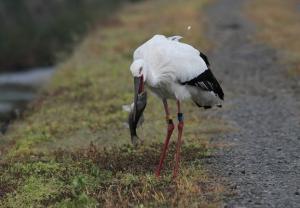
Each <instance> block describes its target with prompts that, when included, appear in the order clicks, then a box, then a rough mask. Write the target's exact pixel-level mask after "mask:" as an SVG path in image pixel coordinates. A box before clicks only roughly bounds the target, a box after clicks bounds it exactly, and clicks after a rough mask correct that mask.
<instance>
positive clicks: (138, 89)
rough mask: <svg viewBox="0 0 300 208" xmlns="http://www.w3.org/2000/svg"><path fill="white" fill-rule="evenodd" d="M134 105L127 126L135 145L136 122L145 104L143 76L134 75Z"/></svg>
mask: <svg viewBox="0 0 300 208" xmlns="http://www.w3.org/2000/svg"><path fill="white" fill-rule="evenodd" d="M133 81H134V106H133V110H132V111H131V112H130V114H129V119H128V123H129V128H130V135H131V141H132V143H133V144H134V145H137V142H138V141H137V140H138V136H137V134H136V128H137V124H138V122H139V120H140V118H141V116H142V114H143V112H144V109H145V107H146V104H147V93H146V91H144V78H143V76H140V77H134V80H133Z"/></svg>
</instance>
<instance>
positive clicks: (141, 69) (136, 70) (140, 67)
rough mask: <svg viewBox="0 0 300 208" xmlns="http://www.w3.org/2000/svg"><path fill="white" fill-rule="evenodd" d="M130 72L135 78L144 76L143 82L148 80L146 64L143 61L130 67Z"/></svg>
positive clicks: (139, 60) (138, 60)
mask: <svg viewBox="0 0 300 208" xmlns="http://www.w3.org/2000/svg"><path fill="white" fill-rule="evenodd" d="M130 71H131V73H132V76H133V77H141V76H143V81H145V80H146V73H145V63H144V60H143V59H137V60H135V61H134V62H133V63H132V64H131V66H130Z"/></svg>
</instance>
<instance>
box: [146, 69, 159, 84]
mask: <svg viewBox="0 0 300 208" xmlns="http://www.w3.org/2000/svg"><path fill="white" fill-rule="evenodd" d="M145 69H146V70H145V71H144V73H145V74H146V76H144V77H145V82H146V84H147V85H149V86H154V85H155V83H156V78H155V76H154V74H153V71H152V70H151V69H149V68H148V67H145Z"/></svg>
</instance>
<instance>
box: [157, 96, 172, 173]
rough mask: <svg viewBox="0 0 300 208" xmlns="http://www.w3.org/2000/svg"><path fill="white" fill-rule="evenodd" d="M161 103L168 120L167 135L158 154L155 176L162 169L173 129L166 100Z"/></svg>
mask: <svg viewBox="0 0 300 208" xmlns="http://www.w3.org/2000/svg"><path fill="white" fill-rule="evenodd" d="M163 103H164V108H165V112H166V118H167V122H168V128H167V136H166V139H165V143H164V146H163V149H162V152H161V154H160V160H159V164H158V166H157V169H156V172H155V175H156V176H157V177H159V176H160V171H161V169H162V166H163V162H164V159H165V157H166V152H167V150H168V146H169V141H170V138H171V135H172V133H173V130H174V124H173V121H172V119H171V118H170V114H169V109H168V103H167V100H163Z"/></svg>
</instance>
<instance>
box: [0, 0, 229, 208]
mask: <svg viewBox="0 0 300 208" xmlns="http://www.w3.org/2000/svg"><path fill="white" fill-rule="evenodd" d="M170 2H172V4H171V3H170ZM206 3H207V1H198V0H188V1H180V0H178V1H170V0H163V1H146V2H142V3H138V4H134V5H128V6H127V7H125V8H124V9H123V10H122V11H121V12H120V13H119V14H118V15H116V16H115V17H114V18H113V19H112V20H111V24H109V25H107V26H106V27H105V28H102V29H101V30H100V29H99V30H97V31H95V32H94V33H93V34H90V35H89V36H88V37H87V38H86V39H85V41H83V43H82V44H81V45H80V46H79V48H78V49H77V50H76V51H75V53H74V54H73V56H72V58H71V59H70V60H68V61H67V62H65V63H64V64H62V65H61V66H60V67H59V70H58V71H57V72H56V74H55V76H54V78H53V80H52V82H51V84H50V85H49V86H48V87H47V88H46V89H45V90H44V91H43V92H42V93H41V96H40V98H39V99H38V100H37V101H36V102H35V103H33V104H32V107H31V109H30V110H28V111H27V113H26V114H25V115H24V119H23V120H20V121H17V122H15V124H14V125H13V126H12V128H11V129H10V130H9V132H8V134H7V135H6V136H5V137H4V138H1V141H2V142H3V143H4V144H6V145H5V146H4V148H3V149H2V150H1V152H2V154H3V155H2V156H3V157H2V158H4V159H2V162H1V170H3V171H1V173H0V178H1V179H0V190H4V191H2V192H1V193H0V198H1V199H2V202H1V204H0V205H2V206H3V207H9V206H10V207H22V204H24V205H23V206H24V207H26V205H28V204H30V205H32V206H33V207H43V206H48V207H74V206H75V205H76V204H77V206H78V207H95V206H101V207H102V206H104V207H116V206H118V207H128V206H129V207H157V206H180V207H183V206H187V205H190V206H192V207H217V206H219V204H220V200H221V196H222V194H223V191H224V188H223V187H222V186H221V185H220V184H219V183H218V182H217V181H218V180H219V179H216V178H214V176H212V175H211V174H208V173H207V171H206V170H205V168H204V167H203V165H202V159H203V158H205V157H211V156H212V154H213V151H214V146H212V145H211V144H210V143H209V142H208V139H209V138H210V137H211V135H215V134H216V133H222V132H225V131H228V130H229V127H228V125H227V124H226V123H225V122H223V121H222V120H220V119H219V118H215V117H211V116H208V114H203V113H202V111H201V110H199V108H197V107H196V106H194V105H193V104H192V103H189V102H187V103H184V105H183V111H184V113H185V117H186V120H185V130H184V140H185V143H184V145H183V149H182V154H183V158H182V164H181V172H180V175H179V177H178V178H177V179H176V180H174V181H173V180H171V168H172V161H173V157H174V146H175V145H174V143H172V145H171V149H170V151H169V156H168V158H167V162H166V168H165V169H164V172H163V177H162V178H160V179H157V178H155V177H154V174H153V173H154V170H155V166H156V165H157V163H158V159H159V153H160V150H161V146H162V142H163V139H164V137H165V126H166V123H165V118H164V114H163V107H162V104H160V103H161V102H160V101H159V100H158V99H157V98H155V97H154V96H151V95H150V96H149V101H148V105H147V108H146V110H145V124H144V126H143V127H142V128H141V129H140V130H139V134H140V136H141V137H143V138H144V139H145V144H144V146H142V147H141V148H139V149H134V148H132V147H131V144H130V137H129V130H128V129H127V128H126V127H125V126H124V122H126V120H127V116H128V115H127V113H126V112H123V111H122V105H124V104H129V103H131V102H132V99H133V92H132V89H133V83H132V77H131V75H130V72H129V65H130V63H131V59H132V57H131V56H132V55H131V54H132V52H133V50H134V49H135V48H136V47H137V46H138V45H139V44H141V43H142V42H143V41H145V40H146V39H148V38H149V37H151V36H152V35H153V34H156V33H161V34H166V35H174V34H178V35H182V36H184V37H185V39H184V40H185V41H186V42H188V43H191V44H192V45H194V46H196V47H197V48H200V49H202V50H205V49H208V47H209V45H207V44H206V43H207V41H206V40H205V39H204V38H203V35H202V30H203V29H202V27H203V24H204V23H203V19H204V18H203V16H202V15H201V9H202V8H203V6H205V4H206ZM189 25H190V26H192V30H191V31H187V30H186V28H187V26H189ZM172 104H173V106H172V108H173V109H172V112H173V114H174V115H176V114H175V112H176V109H175V103H172ZM174 135H176V131H175V134H174ZM174 140H175V136H174V138H173V141H174ZM2 146H3V145H2ZM27 207H28V206H27ZM75 207H76V206H75Z"/></svg>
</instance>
